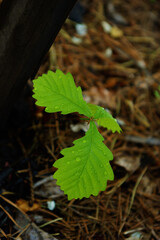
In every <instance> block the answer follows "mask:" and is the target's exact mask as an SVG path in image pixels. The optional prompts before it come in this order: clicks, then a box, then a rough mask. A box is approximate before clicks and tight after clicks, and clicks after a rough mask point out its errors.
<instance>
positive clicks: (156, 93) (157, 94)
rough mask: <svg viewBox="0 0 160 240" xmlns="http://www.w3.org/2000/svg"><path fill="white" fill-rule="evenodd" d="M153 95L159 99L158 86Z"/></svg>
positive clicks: (159, 89) (159, 91) (159, 87)
mask: <svg viewBox="0 0 160 240" xmlns="http://www.w3.org/2000/svg"><path fill="white" fill-rule="evenodd" d="M154 95H155V97H156V98H158V99H160V85H159V86H158V90H156V91H154Z"/></svg>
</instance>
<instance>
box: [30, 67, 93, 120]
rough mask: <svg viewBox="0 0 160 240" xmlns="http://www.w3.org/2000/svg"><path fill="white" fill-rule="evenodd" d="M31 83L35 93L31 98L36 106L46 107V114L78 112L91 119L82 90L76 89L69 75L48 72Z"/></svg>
mask: <svg viewBox="0 0 160 240" xmlns="http://www.w3.org/2000/svg"><path fill="white" fill-rule="evenodd" d="M33 83H34V90H33V92H34V93H35V94H34V95H33V97H34V98H35V99H37V102H36V104H37V105H38V106H42V107H46V109H45V111H46V112H49V113H53V112H61V113H62V114H68V113H73V112H79V113H80V114H83V115H85V116H87V117H91V112H90V109H89V107H88V106H87V103H86V102H85V101H84V100H83V96H82V90H81V88H80V87H78V88H77V87H76V85H75V82H74V80H73V77H72V75H71V74H70V73H67V74H66V75H65V74H64V73H63V72H61V71H60V70H57V71H56V72H55V73H54V72H51V71H48V73H47V74H43V75H42V77H39V78H38V79H36V80H34V81H33Z"/></svg>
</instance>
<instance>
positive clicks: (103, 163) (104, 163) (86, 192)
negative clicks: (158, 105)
mask: <svg viewBox="0 0 160 240" xmlns="http://www.w3.org/2000/svg"><path fill="white" fill-rule="evenodd" d="M103 140H104V139H103V137H102V136H101V134H100V133H99V132H98V130H97V127H96V125H95V123H94V122H93V121H91V122H90V128H89V130H88V132H87V133H86V135H85V136H84V137H82V138H80V139H78V140H76V141H74V142H73V143H74V144H75V145H74V146H73V147H70V148H66V149H64V150H62V151H61V153H62V154H63V155H64V157H63V158H61V159H59V160H58V161H56V162H55V164H54V167H56V168H58V170H57V171H56V173H55V174H54V178H56V179H58V180H57V184H58V185H60V186H61V189H62V190H63V191H64V193H66V194H67V195H68V199H69V200H70V199H72V198H75V199H77V198H80V199H81V198H83V197H87V198H88V197H89V196H90V195H91V194H92V195H94V196H97V195H98V192H99V191H104V190H105V189H106V185H107V180H113V179H114V175H113V171H112V168H111V166H110V164H109V161H110V160H112V159H113V155H112V153H111V151H110V150H109V149H108V148H107V147H106V146H105V144H104V143H103V142H102V141H103Z"/></svg>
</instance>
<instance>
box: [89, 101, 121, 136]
mask: <svg viewBox="0 0 160 240" xmlns="http://www.w3.org/2000/svg"><path fill="white" fill-rule="evenodd" d="M88 107H89V108H90V110H91V112H92V116H93V119H94V120H96V122H97V124H98V125H99V126H102V127H105V128H107V129H109V130H111V131H112V132H113V133H114V132H116V131H117V132H119V133H120V132H121V131H122V129H121V128H120V126H119V124H118V123H117V120H116V119H115V118H113V117H112V115H111V114H110V113H109V112H107V111H106V110H105V109H104V108H102V107H99V106H97V105H94V104H90V103H88Z"/></svg>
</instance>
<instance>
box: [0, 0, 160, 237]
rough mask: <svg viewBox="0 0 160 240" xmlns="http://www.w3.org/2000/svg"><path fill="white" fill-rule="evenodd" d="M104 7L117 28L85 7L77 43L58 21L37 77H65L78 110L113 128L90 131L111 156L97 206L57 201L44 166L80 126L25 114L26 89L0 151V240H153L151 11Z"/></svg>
mask: <svg viewBox="0 0 160 240" xmlns="http://www.w3.org/2000/svg"><path fill="white" fill-rule="evenodd" d="M113 3H114V6H115V9H116V11H117V13H119V14H121V15H122V16H123V17H124V19H125V21H126V22H125V23H124V24H120V22H119V21H117V23H115V22H114V21H113V19H114V18H118V17H117V16H118V15H117V13H112V14H113V15H114V14H115V15H116V16H112V20H111V18H109V17H108V15H106V14H105V12H106V11H105V5H104V4H103V1H102V0H93V1H92V3H89V4H88V6H89V9H88V11H87V12H86V14H85V16H84V23H85V24H86V26H87V32H86V34H84V35H83V36H81V35H79V34H78V33H77V32H76V29H75V23H73V22H72V21H71V20H67V21H66V23H65V24H64V26H63V28H62V30H61V31H60V33H59V35H58V36H57V39H56V41H55V43H54V44H53V46H52V47H51V49H50V51H49V53H48V54H47V56H46V57H45V59H44V62H43V64H42V65H41V67H40V69H39V71H38V73H37V76H39V75H41V74H42V73H44V72H47V70H48V69H51V70H53V71H55V70H56V69H57V68H59V69H61V70H62V71H63V72H64V73H67V72H70V73H71V74H72V75H73V76H74V79H75V82H76V85H77V86H81V88H82V90H83V94H84V99H85V100H86V101H87V102H90V103H94V104H98V105H100V106H102V107H104V108H105V109H108V110H109V111H110V112H111V114H112V115H113V116H114V117H115V118H117V120H118V122H119V124H120V126H121V128H122V130H123V132H122V133H121V134H118V133H115V134H112V133H111V132H110V131H108V130H106V129H104V128H100V129H99V131H100V132H101V134H102V135H103V137H104V143H105V144H106V145H107V146H108V147H109V149H111V150H112V152H113V155H114V160H113V161H112V162H111V165H112V167H113V170H114V174H115V179H114V181H110V182H108V184H107V189H106V191H104V192H100V193H99V195H98V196H97V197H94V196H91V197H90V198H89V199H87V198H84V199H82V200H72V201H68V200H67V196H66V195H64V194H63V192H62V191H61V190H60V189H59V187H58V186H56V182H55V180H53V178H52V176H53V173H54V172H55V170H56V169H55V168H54V167H52V165H53V163H54V161H56V160H57V159H58V158H60V157H61V154H60V151H61V150H62V149H63V148H65V147H70V146H72V142H73V141H74V140H75V139H77V138H79V137H81V136H83V135H84V131H83V128H84V125H83V122H81V123H80V122H79V120H78V118H77V115H76V114H71V115H69V116H65V117H64V116H61V115H60V114H59V113H57V114H56V113H55V114H48V113H45V112H44V109H43V108H40V107H37V106H35V102H34V100H33V98H32V97H31V88H32V82H31V81H29V82H28V86H26V89H25V93H24V94H23V96H22V97H21V99H20V100H19V101H18V102H17V103H16V105H15V107H14V110H13V112H12V120H10V122H9V123H8V124H9V126H8V135H7V136H5V137H4V138H3V140H1V142H0V154H1V158H0V159H1V163H0V194H1V195H0V238H1V239H17V240H20V239H29V240H32V239H37V240H39V239H41V240H43V239H58V240H61V239H70V240H81V239H82V240H83V239H88V240H91V239H95V240H117V239H122V240H123V239H126V240H139V239H145V240H153V239H154V240H160V96H159V97H158V94H157V95H156V94H155V91H156V90H157V91H158V86H160V45H159V43H160V4H159V1H158V0H155V1H151V0H142V1H138V0H134V1H132V0H127V1H125V4H124V1H121V0H114V1H113ZM159 94H160V92H159ZM78 128H79V130H78Z"/></svg>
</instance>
